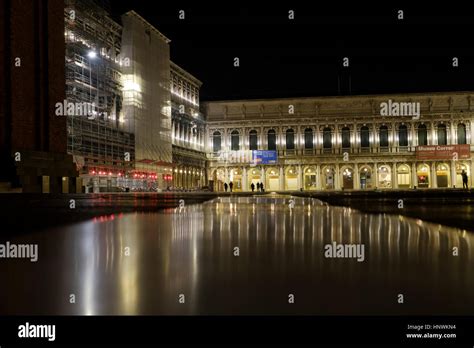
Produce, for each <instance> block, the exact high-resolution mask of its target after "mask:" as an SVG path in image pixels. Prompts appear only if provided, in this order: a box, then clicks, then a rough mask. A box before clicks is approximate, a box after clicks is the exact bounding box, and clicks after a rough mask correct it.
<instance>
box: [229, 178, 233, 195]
mask: <svg viewBox="0 0 474 348" xmlns="http://www.w3.org/2000/svg"><path fill="white" fill-rule="evenodd" d="M233 187H234V183H233V182H232V181H231V182H230V183H229V189H230V192H232V188H233Z"/></svg>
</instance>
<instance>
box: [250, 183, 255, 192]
mask: <svg viewBox="0 0 474 348" xmlns="http://www.w3.org/2000/svg"><path fill="white" fill-rule="evenodd" d="M250 188H251V189H252V192H254V191H255V185H254V183H252V185H250Z"/></svg>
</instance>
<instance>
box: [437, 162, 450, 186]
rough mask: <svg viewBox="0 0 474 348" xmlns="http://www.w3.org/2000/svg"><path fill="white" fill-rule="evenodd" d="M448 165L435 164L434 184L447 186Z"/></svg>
mask: <svg viewBox="0 0 474 348" xmlns="http://www.w3.org/2000/svg"><path fill="white" fill-rule="evenodd" d="M449 177H450V174H449V165H448V164H446V163H440V164H438V165H437V166H436V184H437V186H438V187H449Z"/></svg>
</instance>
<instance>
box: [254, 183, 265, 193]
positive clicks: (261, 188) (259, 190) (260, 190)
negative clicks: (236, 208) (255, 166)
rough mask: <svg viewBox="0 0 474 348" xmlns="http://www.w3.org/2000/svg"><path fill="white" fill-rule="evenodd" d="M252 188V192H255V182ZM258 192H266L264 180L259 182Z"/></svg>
mask: <svg viewBox="0 0 474 348" xmlns="http://www.w3.org/2000/svg"><path fill="white" fill-rule="evenodd" d="M250 188H251V189H252V192H255V184H254V183H252V184H251V185H250ZM257 192H265V189H264V188H263V182H257Z"/></svg>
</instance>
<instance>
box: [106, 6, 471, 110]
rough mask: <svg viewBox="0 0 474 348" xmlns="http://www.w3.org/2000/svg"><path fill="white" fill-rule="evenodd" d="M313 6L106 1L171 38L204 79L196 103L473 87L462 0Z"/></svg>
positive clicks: (174, 52) (176, 52)
mask: <svg viewBox="0 0 474 348" xmlns="http://www.w3.org/2000/svg"><path fill="white" fill-rule="evenodd" d="M213 3H215V1H213ZM319 3H320V2H319V1H313V4H311V2H310V1H304V2H294V1H291V2H287V4H278V5H277V4H276V2H268V3H266V5H265V2H264V3H263V4H262V2H260V1H259V2H258V4H257V1H254V2H250V1H247V2H243V1H223V2H220V4H218V5H214V4H212V3H210V2H209V3H208V5H205V4H206V2H204V1H194V2H189V3H186V2H182V1H179V2H178V1H172V2H171V1H170V2H168V3H166V2H165V1H150V0H134V1H120V0H113V1H111V6H112V11H113V15H114V16H115V17H118V16H119V15H120V14H121V13H123V12H126V11H128V10H131V9H133V10H135V11H136V12H137V13H139V14H140V15H141V16H143V17H144V18H145V19H146V20H148V21H149V22H150V23H151V24H153V25H155V27H156V28H158V30H160V31H161V32H162V33H163V34H164V35H166V36H167V37H168V38H170V39H171V43H170V45H171V59H172V60H173V61H174V62H175V63H177V64H178V65H180V66H181V67H183V68H184V69H186V70H187V71H189V72H190V73H191V74H193V75H194V76H196V77H197V78H198V79H200V80H201V81H202V82H203V83H204V84H203V86H202V89H201V100H202V101H206V100H219V99H224V100H226V99H252V98H278V97H300V96H301V97H309V96H328V95H349V94H353V95H357V94H383V93H403V92H407V93H408V92H442V91H466V90H474V80H473V76H474V74H473V73H474V46H473V42H474V40H473V32H474V15H469V14H470V13H471V12H472V11H471V10H470V9H469V7H467V5H458V3H452V4H453V6H456V7H447V5H446V4H445V3H443V5H440V4H434V2H431V4H430V6H429V8H424V9H423V8H412V7H405V6H402V5H399V4H393V5H392V6H384V5H373V6H370V7H368V6H367V7H362V6H356V5H351V6H350V7H345V6H343V5H342V4H341V3H340V2H335V1H333V5H331V6H328V5H325V6H324V7H322V6H320V5H318V4H319ZM211 4H212V6H211ZM179 10H185V15H186V18H185V20H180V19H179V18H178V11H179ZM289 10H294V11H295V19H294V20H289V19H288V11H289ZM398 10H403V11H404V19H403V20H398V19H397V16H398V13H397V11H398ZM234 57H239V58H240V67H239V68H235V67H234V66H233V62H234V61H233V59H234ZM343 57H349V59H350V61H349V62H350V67H349V68H344V67H343V66H342V59H343ZM453 57H458V58H459V67H457V68H454V67H453V66H452V58H453ZM338 81H339V83H338ZM338 86H339V87H338Z"/></svg>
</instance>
